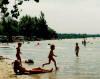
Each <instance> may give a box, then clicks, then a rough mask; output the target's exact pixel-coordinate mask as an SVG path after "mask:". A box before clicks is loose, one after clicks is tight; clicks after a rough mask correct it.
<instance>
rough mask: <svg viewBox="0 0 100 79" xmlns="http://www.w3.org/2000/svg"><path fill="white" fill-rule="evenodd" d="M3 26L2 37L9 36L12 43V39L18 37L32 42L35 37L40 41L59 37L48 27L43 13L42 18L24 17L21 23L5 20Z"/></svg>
mask: <svg viewBox="0 0 100 79" xmlns="http://www.w3.org/2000/svg"><path fill="white" fill-rule="evenodd" d="M1 26H2V28H0V33H1V35H6V36H8V39H9V40H10V41H12V39H11V37H12V36H16V35H23V36H25V37H26V38H27V40H32V38H33V37H36V38H40V39H51V38H56V37H57V34H56V32H55V31H54V30H53V29H51V28H50V27H48V25H47V22H46V20H45V17H44V13H43V12H41V15H40V17H30V16H28V15H26V16H23V17H22V18H21V19H20V21H19V22H18V21H16V20H14V19H13V18H10V17H8V18H6V19H5V18H3V20H2V21H1V23H0V27H1Z"/></svg>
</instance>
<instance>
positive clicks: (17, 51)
mask: <svg viewBox="0 0 100 79" xmlns="http://www.w3.org/2000/svg"><path fill="white" fill-rule="evenodd" d="M21 46H22V44H21V43H18V47H17V48H16V58H17V60H19V61H20V63H21V56H20V54H21V51H20V47H21Z"/></svg>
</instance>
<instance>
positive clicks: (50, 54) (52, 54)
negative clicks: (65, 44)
mask: <svg viewBox="0 0 100 79" xmlns="http://www.w3.org/2000/svg"><path fill="white" fill-rule="evenodd" d="M50 49H51V50H50V53H49V56H48V59H49V62H48V63H45V64H43V65H42V66H44V65H47V64H50V63H51V61H53V62H54V65H55V69H56V70H57V69H58V67H57V65H56V61H55V59H54V58H53V56H55V57H57V56H56V55H54V52H53V50H54V49H55V45H51V46H50Z"/></svg>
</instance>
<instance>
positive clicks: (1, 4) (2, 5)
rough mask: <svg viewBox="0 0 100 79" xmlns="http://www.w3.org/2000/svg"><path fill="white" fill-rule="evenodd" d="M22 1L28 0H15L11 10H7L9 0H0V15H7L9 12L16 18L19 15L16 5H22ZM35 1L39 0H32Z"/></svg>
mask: <svg viewBox="0 0 100 79" xmlns="http://www.w3.org/2000/svg"><path fill="white" fill-rule="evenodd" d="M24 1H29V0H15V4H14V5H13V9H12V10H11V12H8V8H7V5H8V4H10V2H9V0H0V9H1V14H2V15H1V16H2V17H3V18H5V17H8V16H9V14H10V13H11V15H12V17H14V18H16V19H17V18H18V16H19V15H20V10H19V8H18V6H20V5H22V4H23V2H24ZM34 1H35V2H39V0H34Z"/></svg>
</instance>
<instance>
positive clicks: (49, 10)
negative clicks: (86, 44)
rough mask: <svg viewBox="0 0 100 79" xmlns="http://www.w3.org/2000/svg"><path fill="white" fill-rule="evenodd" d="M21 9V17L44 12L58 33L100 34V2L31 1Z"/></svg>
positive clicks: (87, 0) (95, 0) (66, 0)
mask: <svg viewBox="0 0 100 79" xmlns="http://www.w3.org/2000/svg"><path fill="white" fill-rule="evenodd" d="M12 4H13V2H12ZM10 7H11V5H10ZM20 9H22V12H21V16H23V15H26V14H27V15H30V16H33V17H34V16H39V15H40V11H42V12H44V14H45V19H46V21H47V24H48V26H49V27H51V28H52V29H54V30H55V31H56V32H58V33H89V34H97V33H100V0H40V2H39V3H36V2H34V1H32V0H31V1H30V2H24V4H23V5H22V6H20Z"/></svg>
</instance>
